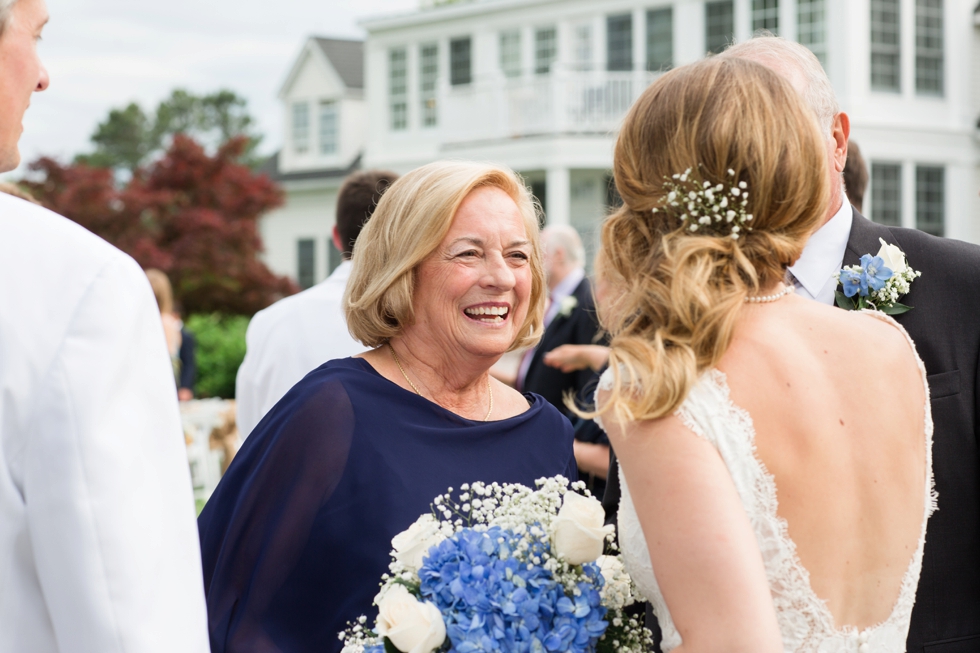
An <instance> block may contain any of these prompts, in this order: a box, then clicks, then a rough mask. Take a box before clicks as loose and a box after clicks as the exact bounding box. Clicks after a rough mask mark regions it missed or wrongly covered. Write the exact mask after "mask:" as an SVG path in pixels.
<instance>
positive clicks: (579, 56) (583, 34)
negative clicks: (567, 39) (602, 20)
mask: <svg viewBox="0 0 980 653" xmlns="http://www.w3.org/2000/svg"><path fill="white" fill-rule="evenodd" d="M573 34H574V37H575V47H574V48H573V52H574V53H575V65H576V67H577V68H578V69H579V70H589V69H590V68H592V26H591V25H578V26H577V27H576V28H575V31H574V33H573Z"/></svg>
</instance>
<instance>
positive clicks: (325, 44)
mask: <svg viewBox="0 0 980 653" xmlns="http://www.w3.org/2000/svg"><path fill="white" fill-rule="evenodd" d="M311 57H312V58H313V59H316V60H319V62H320V65H321V66H325V67H326V69H327V70H328V71H329V72H327V74H328V75H329V78H330V79H332V80H333V82H332V83H333V84H334V85H335V87H340V88H343V89H345V90H347V91H356V92H363V90H364V42H363V41H351V40H345V39H328V38H323V37H319V36H311V37H310V38H308V39H307V40H306V43H305V44H304V45H303V49H302V50H301V51H300V55H299V56H298V57H297V58H296V60H295V61H294V62H293V65H292V68H290V71H289V74H288V75H287V76H286V80H285V81H284V82H283V84H282V86H281V87H280V90H279V97H280V98H282V97H285V96H286V95H287V94H288V93H289V89H290V88H291V87H292V86H293V84H294V83H295V82H296V81H297V78H298V77H299V76H300V74H301V73H302V72H303V69H304V67H305V66H306V65H307V63H308V62H310V58H311ZM321 70H323V68H321ZM321 74H322V73H321Z"/></svg>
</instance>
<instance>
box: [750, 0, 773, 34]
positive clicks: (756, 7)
mask: <svg viewBox="0 0 980 653" xmlns="http://www.w3.org/2000/svg"><path fill="white" fill-rule="evenodd" d="M760 29H765V30H769V31H770V32H772V33H773V34H779V0H752V31H753V32H755V31H756V30H760Z"/></svg>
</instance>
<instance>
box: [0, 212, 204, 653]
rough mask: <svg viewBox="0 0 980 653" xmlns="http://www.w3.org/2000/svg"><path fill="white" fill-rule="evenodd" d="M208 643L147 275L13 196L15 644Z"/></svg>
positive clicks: (191, 646) (3, 379)
mask: <svg viewBox="0 0 980 653" xmlns="http://www.w3.org/2000/svg"><path fill="white" fill-rule="evenodd" d="M208 650H209V646H208V632H207V615H206V611H205V603H204V588H203V582H202V575H201V554H200V545H199V541H198V533H197V524H196V522H195V520H194V499H193V495H192V490H191V479H190V473H189V470H188V465H187V451H186V448H185V445H184V438H183V432H182V430H181V426H180V415H179V412H178V408H177V393H176V387H175V385H174V377H173V369H172V367H171V365H170V357H169V356H168V355H167V349H166V341H165V339H164V335H163V326H162V323H161V320H160V312H159V310H158V308H157V305H156V302H155V301H154V299H153V294H152V291H151V290H150V286H149V283H148V281H147V279H146V276H145V275H144V274H143V271H142V270H140V268H139V266H138V265H137V264H136V263H135V262H134V261H133V260H132V259H131V258H129V257H128V256H126V255H125V254H123V253H122V252H120V251H119V250H117V249H115V248H114V247H112V246H110V245H109V244H107V243H106V242H105V241H103V240H101V239H99V238H97V237H96V236H93V235H92V234H91V233H89V232H88V231H86V230H84V229H83V228H81V227H80V226H78V225H76V224H74V223H72V222H70V221H68V220H66V219H65V218H62V217H61V216H58V215H55V214H54V213H52V212H50V211H48V210H46V209H43V208H41V207H38V206H35V205H33V204H30V203H28V202H24V201H23V200H19V199H15V198H12V197H9V196H7V195H0V653H54V652H60V653H67V652H78V653H124V652H125V653H146V652H154V653H157V652H158V653H173V652H174V651H188V652H191V653H203V652H205V651H208Z"/></svg>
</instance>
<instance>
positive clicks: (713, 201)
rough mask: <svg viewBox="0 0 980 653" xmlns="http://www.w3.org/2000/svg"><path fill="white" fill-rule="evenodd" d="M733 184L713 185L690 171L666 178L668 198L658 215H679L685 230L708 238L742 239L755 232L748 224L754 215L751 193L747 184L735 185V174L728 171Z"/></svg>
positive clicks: (665, 198)
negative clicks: (698, 178) (746, 234)
mask: <svg viewBox="0 0 980 653" xmlns="http://www.w3.org/2000/svg"><path fill="white" fill-rule="evenodd" d="M728 176H729V177H732V178H733V180H732V185H731V186H730V187H728V188H727V189H726V188H725V185H724V184H716V185H714V186H712V185H711V182H710V181H700V180H697V179H695V178H694V175H692V174H691V168H688V169H687V170H685V171H684V172H683V173H681V174H675V175H674V176H673V178H667V177H664V180H665V181H664V188H666V189H667V191H668V192H667V195H666V196H664V197H663V199H661V201H660V203H661V206H660V207H654V209H653V212H654V213H660V212H664V213H672V214H679V215H678V216H677V217H678V218H679V219H680V220H681V222H683V223H684V228H685V229H686V230H687V231H689V232H691V233H702V234H705V235H708V236H730V237H731V238H732V239H733V240H738V238H739V234H740V233H741V232H742V231H752V227H750V226H749V224H748V223H750V222H752V214H751V213H748V204H749V192H748V185H747V184H746V183H745V182H744V181H740V182H738V183H737V184H736V183H734V177H735V171H734V170H732V169H731V168H729V169H728Z"/></svg>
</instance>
